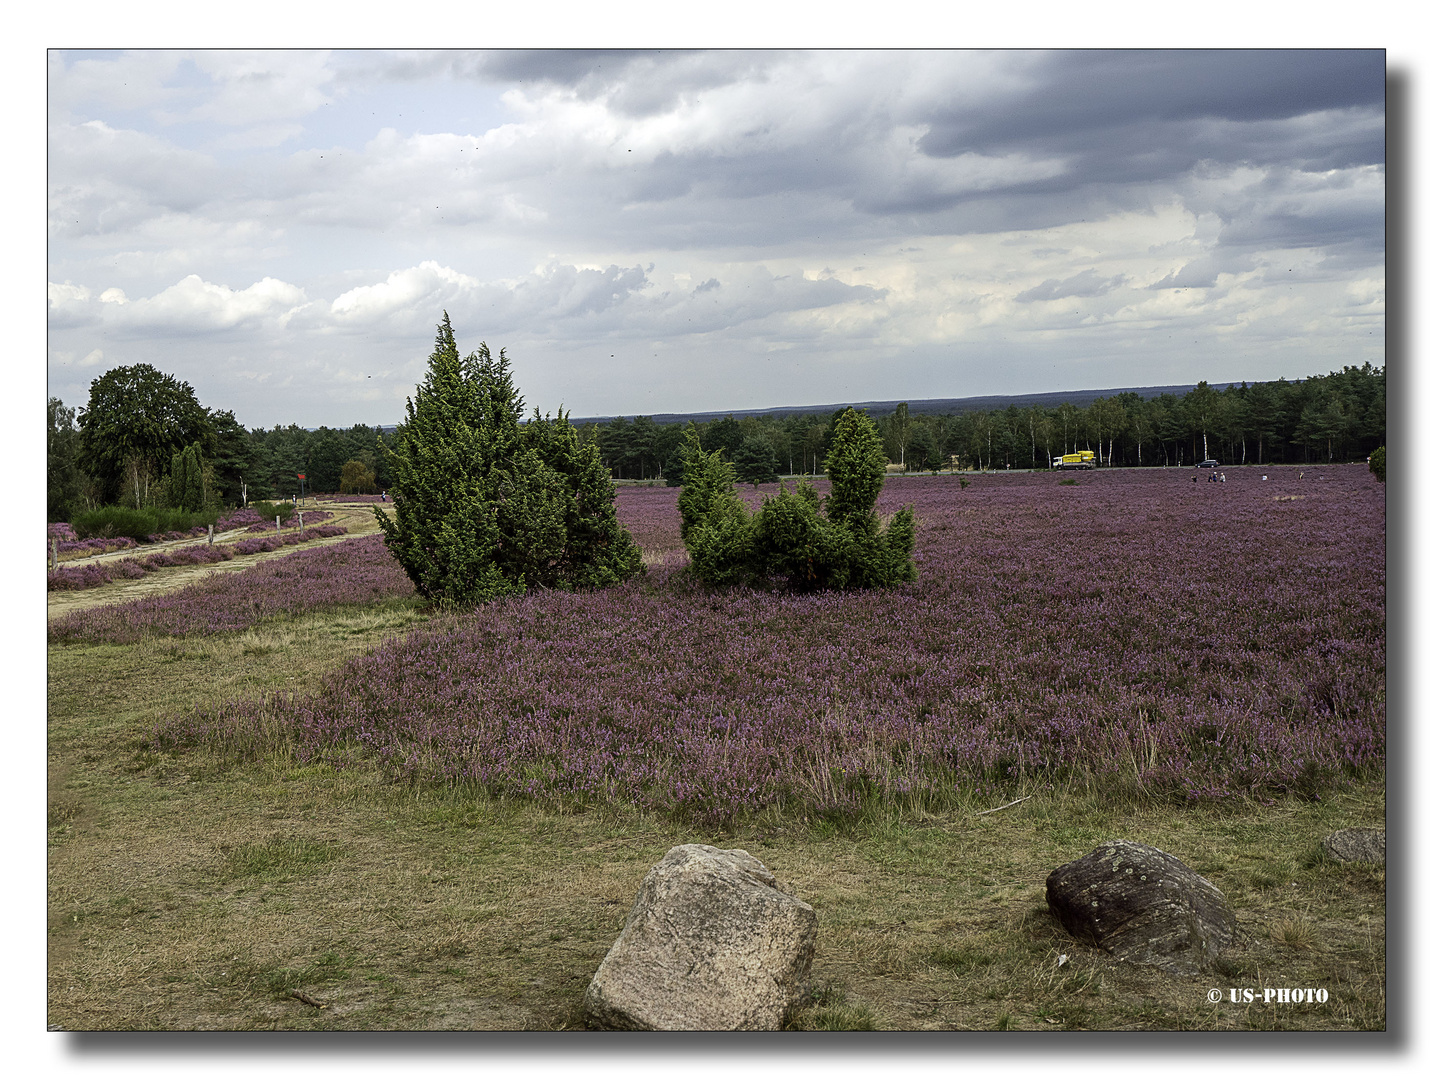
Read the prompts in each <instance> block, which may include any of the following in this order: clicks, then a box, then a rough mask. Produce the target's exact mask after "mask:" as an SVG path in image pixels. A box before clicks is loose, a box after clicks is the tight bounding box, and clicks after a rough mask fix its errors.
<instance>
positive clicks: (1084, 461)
mask: <svg viewBox="0 0 1433 1080" xmlns="http://www.w3.org/2000/svg"><path fill="white" fill-rule="evenodd" d="M1094 467H1095V452H1094V451H1093V450H1076V451H1075V452H1074V453H1073V454H1066V455H1065V456H1064V457H1057V458H1056V459H1055V468H1057V469H1093V468H1094Z"/></svg>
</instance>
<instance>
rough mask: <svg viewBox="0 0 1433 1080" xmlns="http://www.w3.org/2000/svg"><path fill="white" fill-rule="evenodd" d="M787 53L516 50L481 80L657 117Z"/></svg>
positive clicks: (490, 62)
mask: <svg viewBox="0 0 1433 1080" xmlns="http://www.w3.org/2000/svg"><path fill="white" fill-rule="evenodd" d="M780 55H781V54H779V53H774V52H767V51H760V52H733V51H717V52H699V51H690V50H683V49H654V50H640V49H551V50H542V49H514V50H505V51H501V52H493V53H485V54H482V55H481V56H480V57H478V58H476V62H475V63H473V65H472V67H471V69H470V74H471V75H473V76H476V77H479V78H484V79H489V80H499V81H515V82H517V83H519V84H523V83H538V84H547V85H550V86H559V87H565V88H567V89H570V90H572V91H573V92H575V93H576V95H577V96H578V97H579V98H581V99H584V100H593V99H595V98H599V97H600V98H602V99H603V101H604V102H605V103H606V104H607V106H608V107H609V108H611V109H612V110H613V111H614V112H617V113H619V114H622V115H625V116H651V115H653V114H655V113H660V112H663V111H665V110H667V109H670V108H671V107H672V106H673V105H674V104H675V103H676V102H677V101H678V100H679V99H680V97H681V96H682V95H683V94H695V93H700V92H701V91H703V90H709V89H711V88H713V87H717V86H726V85H729V84H731V83H735V82H739V81H741V80H743V79H749V78H752V77H753V76H757V77H759V74H760V71H761V70H762V69H763V68H764V67H765V66H766V65H768V64H770V63H772V62H773V61H774V60H776V59H777V58H779V56H780Z"/></svg>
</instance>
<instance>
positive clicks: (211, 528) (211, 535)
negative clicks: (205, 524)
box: [209, 525, 214, 547]
mask: <svg viewBox="0 0 1433 1080" xmlns="http://www.w3.org/2000/svg"><path fill="white" fill-rule="evenodd" d="M209 546H210V547H213V546H214V526H213V525H210V526H209Z"/></svg>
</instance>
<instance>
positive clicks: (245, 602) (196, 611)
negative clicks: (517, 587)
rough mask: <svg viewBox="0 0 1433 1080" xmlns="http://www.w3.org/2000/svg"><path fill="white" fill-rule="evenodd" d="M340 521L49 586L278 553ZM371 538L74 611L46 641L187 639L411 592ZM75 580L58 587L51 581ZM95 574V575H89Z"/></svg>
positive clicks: (149, 559) (155, 558)
mask: <svg viewBox="0 0 1433 1080" xmlns="http://www.w3.org/2000/svg"><path fill="white" fill-rule="evenodd" d="M346 531H347V530H346V529H344V527H343V526H341V525H321V526H319V527H318V528H316V529H305V530H304V531H303V532H302V533H298V532H290V533H284V534H283V535H282V536H268V537H263V538H259V539H255V540H241V541H239V542H238V543H237V544H230V545H221V544H215V545H214V546H212V547H210V546H208V545H203V544H201V545H198V546H195V547H190V548H179V549H177V550H175V551H170V552H159V553H157V554H154V555H149V556H146V557H145V558H143V559H119V560H116V561H114V562H111V563H108V564H105V565H98V564H92V565H90V566H86V567H83V568H76V569H70V568H67V567H63V566H62V567H60V569H59V571H58V572H56V573H52V574H51V575H50V578H51V585H50V587H51V589H56V588H86V587H88V586H91V585H102V584H105V583H107V582H109V581H112V580H114V579H115V578H138V577H143V576H144V575H145V574H148V573H152V572H153V571H155V570H158V569H159V568H161V567H166V566H186V565H197V564H199V563H205V562H211V563H212V562H222V561H226V560H229V559H232V558H233V557H234V556H235V555H252V554H255V553H256V552H263V551H277V550H278V549H279V548H281V547H285V546H288V545H292V544H299V543H303V542H305V541H309V540H319V539H324V538H326V537H333V536H341V535H342V534H343V533H345V532H346ZM375 539H377V538H376V537H373V536H368V537H361V538H359V539H356V540H351V541H345V542H344V543H342V544H334V545H331V546H327V547H319V548H309V549H308V550H306V551H296V552H294V553H293V554H292V555H288V556H285V557H284V558H282V559H272V560H269V561H267V562H261V563H259V564H258V565H257V566H253V567H250V568H249V569H247V570H242V571H239V572H238V573H233V574H222V575H210V576H208V577H205V578H204V579H203V580H201V581H197V582H195V583H194V584H192V585H189V586H186V587H185V588H183V589H179V590H177V591H175V592H172V593H166V594H163V595H160V596H149V597H145V598H143V599H140V600H131V601H129V602H127V603H119V604H106V605H104V606H102V607H95V608H90V609H88V610H86V611H77V612H75V613H74V614H71V615H66V616H64V617H63V618H59V619H56V620H55V621H54V622H52V623H51V624H50V631H49V633H50V640H51V641H52V642H102V641H107V642H113V643H116V644H131V643H133V642H135V641H138V640H139V639H140V638H142V637H144V636H145V635H147V634H160V635H166V634H167V635H173V636H185V635H190V634H217V633H224V632H229V631H234V630H244V629H247V628H248V627H250V626H253V625H254V624H255V623H256V622H258V621H259V620H260V619H264V618H267V617H268V616H270V615H277V614H279V613H281V612H289V613H298V612H303V611H313V610H316V609H319V608H323V607H332V606H335V605H338V604H364V603H371V602H372V601H374V600H380V599H384V598H386V597H389V596H411V595H413V586H412V583H411V582H409V580H408V578H407V576H406V575H405V574H404V573H403V571H402V569H400V568H399V566H398V564H397V563H395V562H394V561H393V560H392V559H391V558H389V557H388V552H387V550H386V549H385V548H384V547H383V545H382V542H381V540H380V541H379V542H378V543H376V544H375V543H373V540H375ZM62 575H68V578H67V580H70V581H78V582H80V584H72V585H56V584H55V578H56V577H58V576H62ZM90 578H93V580H90Z"/></svg>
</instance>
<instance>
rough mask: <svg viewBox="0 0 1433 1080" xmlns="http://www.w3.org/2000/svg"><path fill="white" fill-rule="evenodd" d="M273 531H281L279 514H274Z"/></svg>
mask: <svg viewBox="0 0 1433 1080" xmlns="http://www.w3.org/2000/svg"><path fill="white" fill-rule="evenodd" d="M274 532H283V526H282V525H280V524H279V515H278V514H275V515H274Z"/></svg>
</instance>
